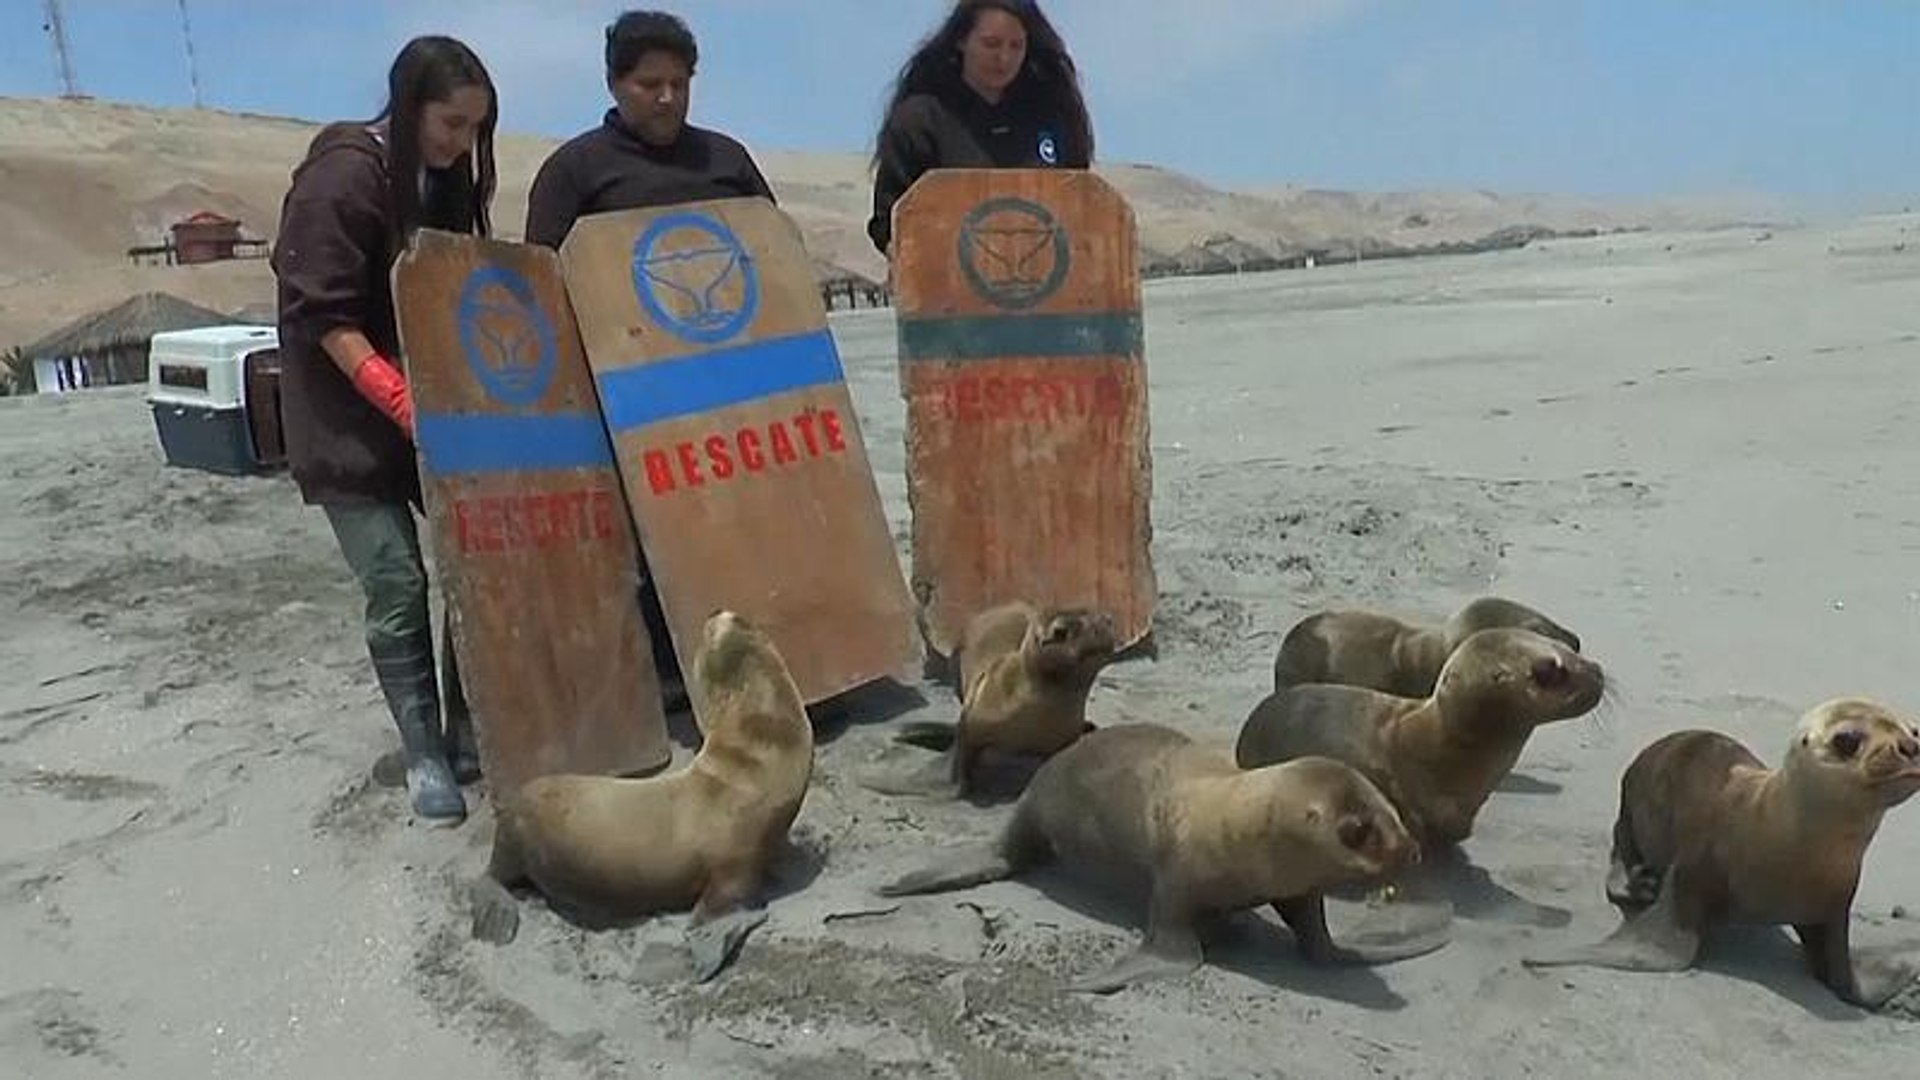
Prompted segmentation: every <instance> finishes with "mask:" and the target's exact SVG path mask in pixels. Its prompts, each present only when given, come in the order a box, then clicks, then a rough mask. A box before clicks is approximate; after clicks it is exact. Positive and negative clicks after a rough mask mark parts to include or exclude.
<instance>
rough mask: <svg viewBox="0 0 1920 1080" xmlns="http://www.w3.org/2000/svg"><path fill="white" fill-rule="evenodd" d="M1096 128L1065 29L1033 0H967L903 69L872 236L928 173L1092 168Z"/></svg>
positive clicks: (881, 240)
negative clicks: (1061, 30) (1063, 34)
mask: <svg viewBox="0 0 1920 1080" xmlns="http://www.w3.org/2000/svg"><path fill="white" fill-rule="evenodd" d="M1092 163H1093V125H1092V122H1091V121H1090V120H1089V119H1088V117H1087V106H1086V101H1085V100H1084V99H1083V98H1082V97H1081V94H1080V80H1079V74H1078V72H1077V71H1076V69H1075V68H1074V64H1073V58H1072V57H1071V56H1069V55H1068V54H1067V47H1066V45H1065V44H1063V43H1062V42H1061V40H1060V34H1059V32H1058V31H1056V30H1055V29H1054V28H1053V24H1052V23H1050V22H1048V21H1047V17H1046V15H1045V14H1043V13H1042V12H1041V10H1040V5H1039V4H1038V3H1035V2H1033V0H960V3H958V4H955V5H954V8H953V11H952V13H951V14H949V15H948V16H947V18H946V21H945V22H943V23H941V24H940V27H939V29H937V30H935V31H934V32H933V33H932V34H930V35H928V36H927V38H926V39H925V40H923V41H922V42H921V43H920V44H919V46H918V47H917V48H915V49H914V52H913V56H912V57H911V58H909V59H908V60H907V62H906V64H905V65H904V66H903V67H902V68H901V69H900V75H899V78H898V79H897V80H895V82H894V88H893V94H892V97H891V99H890V101H889V102H888V105H887V114H886V120H885V122H884V123H883V124H882V125H881V128H880V134H879V137H878V139H876V141H875V147H874V178H873V216H872V217H870V218H869V219H868V220H867V235H868V236H869V237H871V238H872V239H873V246H874V247H876V248H878V249H880V253H881V254H883V255H889V256H890V255H891V250H890V249H891V247H892V244H893V204H894V203H895V202H896V201H898V200H899V198H900V196H902V195H904V194H906V191H907V188H909V187H910V186H912V184H913V182H914V181H915V180H917V179H919V178H920V174H921V173H924V172H926V171H927V170H929V169H941V168H947V169H980V168H1002V169H1008V168H1013V169H1038V168H1054V167H1057V168H1063V169H1085V168H1088V167H1089V166H1091V164H1092Z"/></svg>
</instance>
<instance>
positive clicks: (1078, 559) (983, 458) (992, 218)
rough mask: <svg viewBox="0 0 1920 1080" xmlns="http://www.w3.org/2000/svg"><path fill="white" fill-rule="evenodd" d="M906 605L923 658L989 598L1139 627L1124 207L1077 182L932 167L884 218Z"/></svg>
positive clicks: (1136, 370) (1136, 320)
mask: <svg viewBox="0 0 1920 1080" xmlns="http://www.w3.org/2000/svg"><path fill="white" fill-rule="evenodd" d="M894 236H895V238H896V239H895V241H894V243H895V247H894V256H893V280H894V290H895V307H896V311H897V316H898V326H899V331H898V333H899V357H900V386H901V393H902V394H903V395H904V396H905V398H906V405H907V489H908V496H909V500H910V502H911V505H912V508H913V569H912V579H913V589H914V594H915V595H916V597H918V598H919V601H920V604H921V606H922V609H923V611H922V618H923V621H924V623H925V626H926V631H927V635H928V639H929V640H928V644H929V645H930V646H931V647H932V648H933V649H934V650H935V651H936V652H938V653H941V654H942V655H947V656H951V655H952V652H953V648H954V646H955V645H956V644H957V643H958V642H959V640H960V637H961V633H962V629H963V627H964V626H965V624H966V621H967V620H968V619H969V618H970V617H972V616H973V615H974V614H975V613H976V612H979V611H981V610H982V609H985V608H987V607H990V606H992V605H994V604H998V603H1001V602H1004V601H1007V600H1014V599H1020V600H1027V601H1030V602H1032V603H1036V604H1041V605H1073V606H1089V607H1098V608H1102V609H1104V610H1106V611H1107V612H1109V613H1110V614H1112V616H1113V617H1114V619H1115V620H1116V622H1117V624H1118V626H1119V629H1120V638H1121V641H1122V644H1123V646H1124V645H1132V644H1135V643H1137V642H1139V641H1141V640H1143V639H1145V638H1146V637H1147V635H1148V634H1149V633H1150V631H1151V628H1152V621H1153V610H1154V605H1155V600H1156V584H1155V578H1154V570H1153V558H1152V551H1151V541H1152V519H1151V512H1150V501H1151V494H1152V490H1153V476H1152V457H1151V449H1150V447H1149V445H1148V430H1147V429H1148V411H1147V368H1146V347H1145V334H1144V329H1143V321H1142V318H1141V310H1140V308H1141V290H1140V275H1139V270H1138V266H1137V261H1138V248H1137V246H1136V244H1135V241H1134V218H1133V212H1132V210H1131V208H1129V207H1128V205H1127V203H1126V201H1125V200H1124V199H1123V198H1122V197H1121V196H1120V194H1119V193H1118V192H1116V191H1115V190H1114V189H1113V188H1111V187H1109V186H1108V185H1107V184H1106V182H1105V181H1103V180H1101V179H1100V178H1099V177H1098V176H1096V175H1094V174H1092V173H1090V172H1084V171H1079V170H1052V169H943V170H934V171H932V172H929V173H926V174H925V175H923V176H922V177H921V178H920V179H919V180H918V181H916V182H915V183H914V185H913V186H912V187H911V188H909V189H908V191H907V193H906V195H905V196H904V197H902V198H901V199H900V201H899V202H898V203H897V204H896V206H895V209H894Z"/></svg>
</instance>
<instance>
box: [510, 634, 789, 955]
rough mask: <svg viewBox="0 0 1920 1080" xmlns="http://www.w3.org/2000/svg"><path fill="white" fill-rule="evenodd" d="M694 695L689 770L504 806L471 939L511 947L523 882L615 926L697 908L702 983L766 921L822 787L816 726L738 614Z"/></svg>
mask: <svg viewBox="0 0 1920 1080" xmlns="http://www.w3.org/2000/svg"><path fill="white" fill-rule="evenodd" d="M690 694H691V696H692V698H693V703H694V706H695V709H696V710H697V713H698V715H699V717H700V720H701V723H700V728H701V741H700V750H699V752H698V753H697V754H695V755H694V758H693V761H692V762H691V763H690V764H689V765H688V766H687V767H686V768H685V769H683V770H681V771H679V772H677V773H673V774H669V775H665V776H652V777H646V778H639V779H629V778H620V777H612V776H592V775H581V774H555V775H547V776H539V777H535V778H534V779H532V780H529V781H527V782H526V783H525V784H523V785H521V787H520V788H519V789H518V790H517V791H515V792H513V793H512V794H511V795H510V796H508V797H507V798H505V799H503V800H502V801H501V802H500V804H499V808H498V813H497V815H496V822H495V826H494V835H493V855H492V859H491V861H490V862H489V864H488V866H487V873H486V876H485V877H482V878H480V879H479V880H478V881H477V882H476V883H475V884H474V886H473V892H472V898H473V934H474V936H475V937H477V938H480V939H482V940H485V941H491V942H494V943H496V944H504V943H506V942H508V941H511V940H512V939H513V936H514V933H515V931H516V930H517V928H518V926H519V915H518V913H517V911H516V910H515V908H514V903H513V898H512V896H511V895H510V894H509V893H508V892H507V889H506V886H509V885H513V884H516V883H519V882H527V881H530V882H532V883H533V884H534V885H535V886H537V887H538V888H539V890H540V891H541V892H542V893H544V894H545V895H546V896H547V897H548V899H549V900H550V901H552V902H554V903H555V904H556V905H557V906H560V907H564V908H567V909H572V910H576V911H583V912H592V913H594V914H596V915H600V916H605V917H609V918H613V919H627V918H634V917H638V916H643V915H651V914H656V913H660V912H665V911H681V910H686V909H687V908H688V907H689V906H691V907H692V909H693V911H692V917H691V918H690V919H689V920H688V923H687V941H688V945H689V946H690V947H691V949H692V952H693V968H694V976H695V978H696V979H697V980H698V981H701V982H704V981H706V980H708V979H711V978H712V977H713V976H714V975H716V974H718V973H719V971H720V969H721V968H722V967H724V966H725V964H726V963H727V961H728V959H729V958H730V957H731V956H732V955H733V953H734V952H735V951H736V950H737V949H738V947H739V945H740V944H741V942H743V941H744V940H745V939H746V936H747V934H748V933H749V932H750V931H751V930H752V929H753V928H754V927H756V926H758V925H760V923H762V922H764V921H765V920H766V912H765V910H764V909H763V908H759V907H758V906H757V900H758V896H759V893H760V890H761V888H762V886H763V883H764V882H765V880H766V877H767V873H768V869H767V868H768V866H769V864H770V863H771V861H772V860H773V859H774V858H775V856H776V854H777V853H778V851H779V849H780V847H781V845H782V844H783V843H784V841H785V839H786V837H787V830H788V827H789V826H790V825H791V824H792V823H793V819H794V818H795V817H796V816H797V815H798V814H799V812H800V806H801V802H802V800H803V799H804V798H805V796H806V791H807V784H808V782H809V781H810V780H811V779H812V775H813V727H812V725H811V724H810V723H809V721H808V719H807V713H806V708H805V705H804V704H803V703H802V701H801V697H800V692H799V689H798V688H797V687H796V686H795V685H794V682H793V677H792V675H791V674H790V673H789V672H788V670H787V665H786V663H785V661H784V660H783V659H782V658H781V656H780V653H779V651H778V650H776V649H775V648H774V645H773V643H772V641H771V640H770V639H769V638H768V637H767V635H766V633H765V631H763V630H761V629H760V628H759V627H757V626H755V625H754V624H753V623H752V622H750V621H749V620H748V619H746V618H745V617H744V616H741V615H738V614H736V613H734V612H731V611H720V612H716V613H715V614H713V615H711V616H709V617H708V618H707V621H706V626H705V630H704V633H703V635H702V638H701V641H700V646H699V650H698V654H697V655H696V656H695V657H694V663H693V679H692V685H691V687H690Z"/></svg>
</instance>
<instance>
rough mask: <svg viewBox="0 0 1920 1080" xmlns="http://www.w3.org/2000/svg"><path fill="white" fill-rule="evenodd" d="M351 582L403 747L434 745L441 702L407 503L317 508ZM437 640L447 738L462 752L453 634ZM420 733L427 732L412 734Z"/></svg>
mask: <svg viewBox="0 0 1920 1080" xmlns="http://www.w3.org/2000/svg"><path fill="white" fill-rule="evenodd" d="M323 509H324V510H325V511H326V514H327V522H328V524H330V525H332V526H333V535H334V537H335V538H336V539H338V540H339V542H340V553H341V554H342V555H344V556H345V557H346V560H347V565H348V566H349V567H351V568H352V570H353V574H354V577H356V578H358V579H359V581H360V588H361V591H362V592H363V593H365V595H366V610H365V615H364V620H363V621H364V626H365V633H366V641H367V653H368V655H369V656H370V657H371V658H372V660H373V667H374V673H375V674H376V675H377V676H378V677H379V679H380V686H381V689H382V690H384V691H386V693H387V697H388V701H389V704H390V705H391V706H392V707H393V710H394V714H395V715H394V721H395V723H396V724H398V725H399V727H400V734H401V739H402V741H403V742H408V743H409V744H411V743H413V742H414V741H415V740H416V739H426V740H427V741H428V742H430V743H438V742H439V737H440V735H441V731H440V714H441V701H440V696H441V695H440V693H439V692H438V691H439V688H438V687H436V686H435V679H434V663H433V651H434V650H433V644H434V642H433V629H432V624H431V614H430V612H431V608H430V607H429V604H428V601H427V567H426V561H425V559H424V558H423V557H422V556H421V551H420V532H419V529H418V527H417V526H416V524H415V522H414V517H413V508H412V507H411V506H408V505H407V504H405V503H380V504H352V505H346V504H328V505H326V506H324V507H323ZM447 630H448V627H447V626H446V624H445V622H442V624H441V634H440V646H441V647H440V669H441V671H440V674H441V676H442V681H443V682H444V685H445V692H446V697H447V699H448V700H447V701H446V716H447V719H448V721H449V723H448V729H449V731H448V732H447V733H448V734H453V735H455V736H456V739H457V740H460V741H459V742H458V743H457V744H456V745H455V746H454V747H452V749H454V750H455V751H456V752H462V751H465V750H467V746H466V745H465V744H464V736H465V734H466V732H465V730H464V727H465V722H466V719H467V718H466V698H465V695H464V694H463V693H462V691H461V686H460V675H459V670H458V668H457V666H456V665H455V662H454V650H453V639H452V635H451V634H450V633H448V632H447ZM422 726H423V727H425V728H427V729H430V730H423V731H414V730H412V729H413V728H416V727H422Z"/></svg>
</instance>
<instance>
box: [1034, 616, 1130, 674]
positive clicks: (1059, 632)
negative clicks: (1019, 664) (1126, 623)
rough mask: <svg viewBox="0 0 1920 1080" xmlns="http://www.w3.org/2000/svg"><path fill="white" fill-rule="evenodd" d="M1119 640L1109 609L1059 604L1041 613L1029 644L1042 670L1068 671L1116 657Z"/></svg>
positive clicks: (1051, 671)
mask: <svg viewBox="0 0 1920 1080" xmlns="http://www.w3.org/2000/svg"><path fill="white" fill-rule="evenodd" d="M1119 640H1120V636H1119V633H1118V631H1117V630H1116V629H1115V628H1114V624H1113V617H1112V616H1111V615H1108V614H1107V613H1106V612H1104V611H1095V610H1092V609H1090V608H1059V609H1055V610H1052V611H1048V612H1045V613H1043V614H1042V615H1041V617H1040V619H1039V620H1038V622H1037V623H1036V624H1035V626H1034V629H1033V632H1032V633H1031V635H1030V636H1029V637H1028V639H1027V647H1028V649H1029V650H1030V651H1031V653H1032V656H1033V664H1034V665H1035V667H1036V668H1038V669H1039V670H1040V671H1041V672H1042V673H1044V674H1048V675H1065V674H1070V673H1072V672H1076V671H1085V670H1087V669H1089V668H1097V667H1099V666H1100V665H1102V664H1105V663H1106V662H1107V661H1108V660H1111V659H1112V658H1113V655H1114V650H1115V649H1116V648H1117V647H1118V645H1119Z"/></svg>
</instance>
